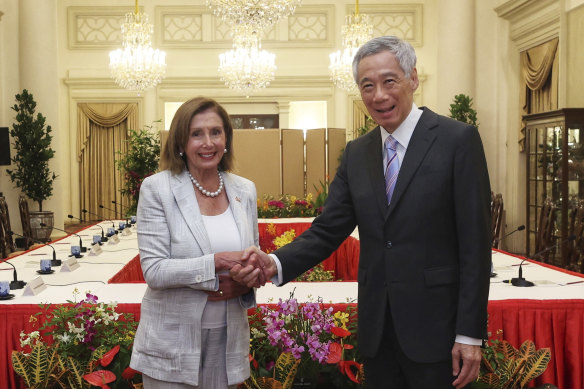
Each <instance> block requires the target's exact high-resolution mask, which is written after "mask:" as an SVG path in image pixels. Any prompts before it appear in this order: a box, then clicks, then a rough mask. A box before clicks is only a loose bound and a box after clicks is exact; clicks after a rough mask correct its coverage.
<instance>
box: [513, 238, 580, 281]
mask: <svg viewBox="0 0 584 389" xmlns="http://www.w3.org/2000/svg"><path fill="white" fill-rule="evenodd" d="M574 239H576V235H570V236H568V237H567V238H566V239H564V240H562V241H561V242H558V243H556V244H554V245H552V246H549V247H546V248H545V249H543V250H541V251H539V252H537V253H535V254H534V255H533V257H532V259H536V258H537V257H539V256H540V255H542V254H544V253H547V252H548V251H550V250H552V249H555V248H556V247H558V246H560V245H563V244H564V243H566V242H569V241H572V240H574ZM525 259H527V258H525ZM525 259H524V260H523V261H521V263H520V264H519V277H517V278H512V279H511V285H513V286H522V287H527V286H534V285H535V284H534V283H533V282H531V281H528V280H526V279H525V278H523V269H522V265H523V262H525ZM503 282H509V281H508V280H505V281H503Z"/></svg>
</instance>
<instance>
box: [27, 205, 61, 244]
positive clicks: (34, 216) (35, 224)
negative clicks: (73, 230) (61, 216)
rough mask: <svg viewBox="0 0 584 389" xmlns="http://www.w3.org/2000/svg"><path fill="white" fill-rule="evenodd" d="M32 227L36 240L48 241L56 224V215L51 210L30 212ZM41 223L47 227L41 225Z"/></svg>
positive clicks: (33, 236)
mask: <svg viewBox="0 0 584 389" xmlns="http://www.w3.org/2000/svg"><path fill="white" fill-rule="evenodd" d="M29 215H30V227H31V229H32V238H33V239H34V240H35V241H41V242H48V241H50V240H51V232H53V225H54V224H55V215H54V213H53V212H51V211H42V212H40V211H33V212H29ZM41 223H44V224H46V227H41Z"/></svg>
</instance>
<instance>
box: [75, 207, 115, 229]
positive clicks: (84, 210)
mask: <svg viewBox="0 0 584 389" xmlns="http://www.w3.org/2000/svg"><path fill="white" fill-rule="evenodd" d="M81 212H83V213H88V214H90V215H94V216H97V217H99V220H105V221H108V222H112V227H113V228H114V231H116V234H117V233H118V232H117V230H116V223H114V221H113V220H110V219H104V218H103V217H101V216H100V215H98V214H97V213H93V212H89V211H88V210H87V209H82V210H81ZM100 227H101V226H100Z"/></svg>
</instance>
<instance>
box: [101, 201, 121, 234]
mask: <svg viewBox="0 0 584 389" xmlns="http://www.w3.org/2000/svg"><path fill="white" fill-rule="evenodd" d="M98 207H100V208H101V209H107V210H108V211H112V212H114V213H116V214H117V213H118V212H117V211H116V210H115V209H111V208H106V207H104V206H103V205H101V204H99V205H98ZM120 214H121V212H120ZM127 224H128V219H126V223H125V224H124V227H121V226H120V227H119V230H120V231H122V230H123V229H124V228H125V227H126V225H127Z"/></svg>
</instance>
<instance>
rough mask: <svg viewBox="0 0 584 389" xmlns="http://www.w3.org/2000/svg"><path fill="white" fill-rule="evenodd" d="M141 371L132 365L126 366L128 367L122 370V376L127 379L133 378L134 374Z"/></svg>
mask: <svg viewBox="0 0 584 389" xmlns="http://www.w3.org/2000/svg"><path fill="white" fill-rule="evenodd" d="M137 373H140V372H139V371H137V370H134V369H132V368H131V367H130V366H128V367H126V369H125V370H124V371H123V372H122V378H123V379H125V380H131V379H132V378H134V376H135V375H136V374H137Z"/></svg>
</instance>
